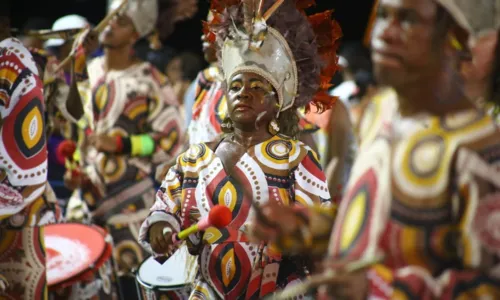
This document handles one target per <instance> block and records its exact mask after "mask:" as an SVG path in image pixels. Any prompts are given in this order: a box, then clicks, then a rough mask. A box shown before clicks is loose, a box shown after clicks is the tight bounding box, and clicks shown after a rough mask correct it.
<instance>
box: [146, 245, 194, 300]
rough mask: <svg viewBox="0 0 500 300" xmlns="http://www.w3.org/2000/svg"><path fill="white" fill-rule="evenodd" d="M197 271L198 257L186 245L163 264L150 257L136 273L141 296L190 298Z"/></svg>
mask: <svg viewBox="0 0 500 300" xmlns="http://www.w3.org/2000/svg"><path fill="white" fill-rule="evenodd" d="M197 271H198V264H197V261H196V257H194V256H192V255H190V254H189V252H188V249H187V247H186V246H182V247H181V248H179V249H178V250H177V251H176V252H175V253H174V255H172V257H170V258H169V259H168V260H167V261H166V262H165V263H163V264H160V263H158V262H157V261H156V260H155V259H154V258H153V257H150V258H148V259H146V260H145V261H143V262H142V263H141V265H140V266H139V270H138V271H137V273H136V281H137V285H138V291H139V298H140V299H142V300H166V299H169V300H176V299H188V297H189V294H190V293H191V285H192V283H193V281H194V279H195V277H196V273H197Z"/></svg>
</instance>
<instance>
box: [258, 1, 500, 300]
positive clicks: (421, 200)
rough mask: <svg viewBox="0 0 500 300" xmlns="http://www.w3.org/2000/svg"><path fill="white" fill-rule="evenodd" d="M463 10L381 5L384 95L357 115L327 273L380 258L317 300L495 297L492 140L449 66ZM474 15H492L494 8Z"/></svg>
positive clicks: (376, 48) (377, 57)
mask: <svg viewBox="0 0 500 300" xmlns="http://www.w3.org/2000/svg"><path fill="white" fill-rule="evenodd" d="M436 2H439V3H440V4H441V5H442V6H441V5H438V3H436ZM462 5H465V4H464V3H463V2H460V1H449V0H438V1H430V0H426V1H422V0H418V1H415V0H401V1H388V0H381V1H380V7H379V12H378V17H377V21H376V24H375V27H374V28H375V29H374V33H373V37H372V48H373V60H374V64H375V73H376V75H377V79H378V82H379V83H381V84H384V85H387V86H391V87H393V88H394V90H386V91H384V92H383V93H381V94H380V95H378V96H377V97H375V98H374V100H373V103H372V104H370V106H369V107H368V109H367V111H366V112H365V115H364V117H363V120H362V129H361V133H362V139H361V141H362V144H361V149H360V152H359V154H358V157H357V159H356V162H355V164H354V167H353V171H352V175H351V178H350V180H349V184H348V186H347V193H346V195H345V197H344V198H343V200H342V202H341V204H340V207H339V216H338V218H337V219H336V223H335V227H334V231H333V234H332V238H331V241H330V249H329V253H328V254H329V258H328V259H327V261H326V268H328V269H330V270H336V271H338V270H339V269H340V271H341V269H342V268H344V267H345V265H346V264H348V263H350V262H353V261H358V260H368V261H369V260H373V259H375V258H376V257H377V255H378V254H380V253H382V254H385V259H384V260H383V263H382V264H379V265H375V266H373V267H371V268H369V269H368V270H366V269H365V270H361V271H358V272H354V273H350V274H342V273H341V274H338V273H337V276H336V277H334V278H333V279H331V280H328V281H327V282H325V285H324V286H323V287H321V288H320V292H321V293H320V294H321V297H322V299H330V298H331V297H335V299H337V298H341V299H366V298H371V297H374V298H377V299H478V298H481V297H487V298H492V299H496V298H498V297H500V288H499V287H500V280H499V279H500V276H499V274H498V272H497V270H498V268H499V265H498V262H499V257H498V255H499V249H500V247H499V239H498V235H497V234H496V233H497V230H498V221H497V219H498V213H499V209H500V208H499V203H500V202H499V200H498V197H499V190H500V182H499V181H498V178H500V173H499V171H498V168H497V165H498V163H499V161H500V155H499V149H500V134H499V132H498V128H497V126H496V125H495V124H494V121H493V120H492V118H491V117H490V116H489V115H488V114H487V113H486V112H485V111H484V110H483V109H478V108H477V107H476V105H475V104H474V103H473V101H471V100H470V99H468V98H467V96H466V93H465V85H464V81H463V78H462V77H461V76H460V70H459V69H458V67H459V66H460V64H461V63H462V59H463V57H464V53H463V51H464V50H466V47H465V46H464V45H465V44H466V40H465V39H464V38H459V37H463V36H464V34H463V33H464V29H466V30H468V32H469V34H471V35H472V37H473V38H476V36H475V34H477V33H478V32H480V31H477V32H476V31H472V30H471V28H474V27H471V26H470V23H468V21H467V18H466V17H470V16H471V15H473V14H469V13H466V12H465V11H464V10H461V9H463V8H464V7H466V6H462ZM474 9H476V11H475V12H478V10H483V11H482V12H481V13H480V14H479V15H480V16H487V15H491V12H493V11H498V10H496V9H495V6H494V1H482V2H481V5H479V3H476V5H474ZM447 10H449V12H450V13H451V14H450V13H449V12H447ZM457 11H458V12H460V13H457ZM403 12H404V13H403ZM452 16H453V17H455V20H454V19H453V17H452ZM464 20H465V21H467V22H465V21H464ZM457 23H458V24H460V25H461V27H459V26H458V25H456V24H457ZM402 24H405V25H404V26H403V25H402ZM476 29H477V28H476ZM483 29H486V28H483ZM423 87H425V88H423ZM291 213H292V212H290V215H291ZM277 214H279V215H280V216H281V217H282V218H285V217H286V216H285V215H286V214H287V213H286V211H285V210H283V209H282V210H280V211H275V215H277ZM272 216H273V215H272V214H267V217H268V218H272Z"/></svg>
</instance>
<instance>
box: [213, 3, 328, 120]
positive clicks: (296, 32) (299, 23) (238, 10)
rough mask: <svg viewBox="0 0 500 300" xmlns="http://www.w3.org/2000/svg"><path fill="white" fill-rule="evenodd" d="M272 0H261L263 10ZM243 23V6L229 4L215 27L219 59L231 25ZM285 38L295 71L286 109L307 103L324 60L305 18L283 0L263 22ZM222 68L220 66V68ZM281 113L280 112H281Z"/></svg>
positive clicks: (316, 83)
mask: <svg viewBox="0 0 500 300" xmlns="http://www.w3.org/2000/svg"><path fill="white" fill-rule="evenodd" d="M274 2H275V1H272V0H264V9H263V11H266V10H267V9H268V8H269V7H270V6H271V5H272V4H273V3H274ZM233 22H234V24H236V26H238V27H242V26H243V7H242V5H233V6H230V7H229V8H227V9H226V10H225V11H224V12H223V17H222V21H221V24H220V25H218V26H217V28H216V30H215V34H216V35H217V42H218V47H217V48H218V50H217V57H218V59H219V62H221V57H222V48H223V47H222V46H223V43H224V41H225V40H226V38H227V37H228V36H229V34H230V28H231V26H232V25H233ZM267 24H268V26H270V27H272V28H274V29H275V30H277V31H278V32H279V33H280V34H281V35H282V36H283V37H284V38H285V40H286V41H287V44H288V46H289V47H290V50H291V51H292V54H293V57H294V59H295V63H296V66H297V74H298V78H297V80H298V95H297V97H296V98H295V102H294V106H293V107H292V108H290V110H295V109H296V108H298V107H302V106H305V105H307V104H308V103H309V102H310V101H311V100H312V98H313V96H314V95H315V94H316V93H317V92H318V90H319V88H320V72H321V68H322V67H323V65H324V62H323V61H322V59H321V58H320V56H319V55H318V44H317V43H316V35H315V33H314V31H313V29H312V27H311V25H310V23H309V21H308V20H307V17H306V16H305V15H304V14H302V13H301V12H300V11H299V10H298V9H297V8H296V6H295V1H291V0H286V1H285V2H284V3H283V4H282V5H281V6H280V7H279V8H278V9H277V10H276V11H275V12H274V14H273V15H272V17H271V18H269V20H268V21H267ZM221 69H222V68H221ZM282 113H283V112H282Z"/></svg>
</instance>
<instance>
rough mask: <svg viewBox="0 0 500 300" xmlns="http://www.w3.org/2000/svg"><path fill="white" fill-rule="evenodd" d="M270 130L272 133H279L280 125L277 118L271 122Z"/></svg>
mask: <svg viewBox="0 0 500 300" xmlns="http://www.w3.org/2000/svg"><path fill="white" fill-rule="evenodd" d="M268 130H269V133H270V134H271V135H277V134H278V133H279V132H280V126H279V125H278V122H277V121H276V119H273V120H272V121H271V122H269V127H268Z"/></svg>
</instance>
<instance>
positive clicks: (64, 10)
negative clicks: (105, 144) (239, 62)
mask: <svg viewBox="0 0 500 300" xmlns="http://www.w3.org/2000/svg"><path fill="white" fill-rule="evenodd" d="M13 2H14V11H13V17H14V18H13V19H14V20H13V21H14V24H13V25H14V26H15V27H22V24H23V23H24V22H25V21H26V20H27V19H28V18H30V17H35V16H40V17H46V18H48V19H50V20H51V21H54V20H55V19H57V18H58V17H60V16H64V15H67V14H74V13H76V14H80V15H82V16H84V17H86V18H87V19H88V20H89V21H90V22H92V23H94V24H97V23H98V22H99V21H100V20H101V19H102V18H103V17H104V15H105V12H106V2H107V1H106V0H19V1H13ZM373 2H374V0H316V3H317V5H316V7H314V8H312V9H310V10H309V11H308V13H314V12H319V11H323V10H326V9H334V11H335V12H334V17H335V19H337V20H338V21H339V23H340V25H341V27H342V30H343V32H344V39H343V40H344V41H345V40H356V39H361V38H362V37H363V35H364V31H365V28H366V24H367V22H368V18H369V14H370V11H371V7H372V5H373ZM199 3H200V11H199V13H198V15H197V16H196V17H195V18H194V19H192V20H189V21H186V22H183V23H180V24H179V26H178V27H177V30H176V32H175V33H174V34H173V35H172V36H171V37H170V38H169V39H168V40H167V41H165V43H166V44H168V45H169V46H171V47H173V48H175V49H176V50H179V51H182V50H191V51H196V52H199V51H201V45H200V38H199V37H200V35H201V22H200V20H201V19H204V18H205V16H206V14H207V10H208V6H209V5H208V1H207V0H199Z"/></svg>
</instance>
